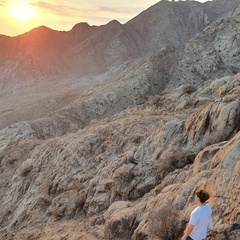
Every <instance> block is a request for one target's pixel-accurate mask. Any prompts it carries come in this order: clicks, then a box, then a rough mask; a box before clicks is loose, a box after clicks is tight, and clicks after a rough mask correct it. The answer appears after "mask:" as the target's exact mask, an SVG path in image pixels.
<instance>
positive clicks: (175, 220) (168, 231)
mask: <svg viewBox="0 0 240 240" xmlns="http://www.w3.org/2000/svg"><path fill="white" fill-rule="evenodd" d="M179 219H180V218H179V211H178V210H177V209H176V208H175V207H174V206H166V207H161V208H160V209H158V210H153V211H152V212H151V213H150V215H149V223H148V231H149V234H150V235H151V236H153V237H155V238H157V239H159V240H173V239H174V240H175V239H179V238H180V237H181V236H182V233H183V231H184V227H185V223H183V222H179Z"/></svg>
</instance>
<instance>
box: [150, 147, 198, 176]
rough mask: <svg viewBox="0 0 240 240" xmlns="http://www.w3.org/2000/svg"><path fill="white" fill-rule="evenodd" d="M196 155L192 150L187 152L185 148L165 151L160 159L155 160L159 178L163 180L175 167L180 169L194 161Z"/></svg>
mask: <svg viewBox="0 0 240 240" xmlns="http://www.w3.org/2000/svg"><path fill="white" fill-rule="evenodd" d="M194 158H195V155H194V154H193V153H191V152H186V151H184V150H183V149H181V148H179V149H175V150H174V151H173V150H166V151H164V152H163V153H162V154H161V156H160V157H159V159H156V161H155V167H156V171H157V178H158V179H159V180H162V179H163V178H164V177H165V176H166V175H167V174H168V173H170V172H172V171H174V170H175V169H180V168H183V167H184V166H186V165H187V164H189V163H193V161H194Z"/></svg>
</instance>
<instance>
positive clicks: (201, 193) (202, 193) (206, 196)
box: [195, 189, 210, 203]
mask: <svg viewBox="0 0 240 240" xmlns="http://www.w3.org/2000/svg"><path fill="white" fill-rule="evenodd" d="M195 194H196V195H197V196H198V197H199V199H200V201H201V203H205V202H206V201H207V200H208V199H209V197H210V196H209V193H208V192H207V191H205V190H202V189H198V190H196V191H195Z"/></svg>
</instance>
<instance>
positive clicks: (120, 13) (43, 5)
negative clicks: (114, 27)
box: [0, 0, 206, 36]
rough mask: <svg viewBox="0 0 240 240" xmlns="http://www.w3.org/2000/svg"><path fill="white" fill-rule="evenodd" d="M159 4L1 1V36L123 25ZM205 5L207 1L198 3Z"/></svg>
mask: <svg viewBox="0 0 240 240" xmlns="http://www.w3.org/2000/svg"><path fill="white" fill-rule="evenodd" d="M159 1H160V0H0V34H3V35H8V36H16V35H19V34H22V33H25V32H27V31H29V30H31V29H33V28H35V27H39V26H42V25H44V26H47V27H49V28H51V29H54V30H63V31H69V30H70V29H71V28H72V27H73V26H74V25H75V24H76V23H79V22H87V23H88V24H89V25H96V26H100V25H104V24H107V23H108V22H110V21H111V20H113V19H115V20H118V21H119V22H120V23H122V24H124V23H126V22H127V21H128V20H130V19H132V18H133V17H135V16H137V15H138V14H139V13H141V12H142V11H144V10H146V9H147V8H149V7H150V6H152V5H154V4H155V3H157V2H159ZM199 2H206V0H199Z"/></svg>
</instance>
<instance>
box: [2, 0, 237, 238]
mask: <svg viewBox="0 0 240 240" xmlns="http://www.w3.org/2000/svg"><path fill="white" fill-rule="evenodd" d="M215 2H218V3H219V2H223V1H215ZM233 2H234V1H233ZM186 3H187V4H190V2H186ZM161 4H169V3H168V2H164V1H163V3H161ZM171 4H177V3H171ZM179 4H183V3H179ZM194 4H198V3H196V2H194ZM211 4H214V2H213V3H211ZM155 6H158V5H155ZM112 24H116V23H114V22H113V23H112ZM128 24H130V23H128ZM86 27H87V26H86ZM239 42H240V16H239V15H235V16H234V17H230V18H227V19H224V20H223V19H222V20H218V21H216V22H214V23H212V24H211V25H210V26H208V27H207V28H205V29H204V31H203V32H202V33H200V34H199V35H198V36H196V37H195V38H193V39H192V40H190V41H189V42H188V43H186V44H184V45H181V46H175V47H172V46H171V47H166V48H162V49H160V50H159V51H157V52H156V53H155V54H154V55H152V56H150V57H148V58H146V59H141V60H138V61H136V62H132V63H125V64H123V65H121V66H118V67H116V68H114V71H113V70H112V71H111V72H106V73H105V74H103V75H101V76H100V75H99V76H98V78H95V79H93V83H94V86H95V88H94V89H93V90H90V88H88V87H86V89H85V90H86V91H85V92H83V91H82V92H81V91H79V92H77V90H78V88H77V87H76V86H79V85H77V84H78V82H77V81H75V82H74V81H73V82H71V84H72V85H71V87H73V86H75V90H74V91H73V92H72V100H73V99H74V100H75V101H74V102H72V101H70V99H68V101H69V102H71V104H67V105H66V106H65V107H64V108H62V109H61V110H59V111H56V112H54V113H51V114H49V115H47V116H46V117H44V118H39V119H37V120H33V121H25V122H19V123H17V124H15V125H11V126H9V127H7V128H4V129H2V130H1V131H0V172H1V179H0V181H1V182H0V199H1V202H0V229H1V230H0V238H1V239H9V240H10V239H11V240H12V239H14V240H22V239H42V240H43V239H44V240H50V239H59V240H60V239H68V240H77V239H84V240H91V239H99V240H100V239H104V240H126V239H132V240H140V239H149V240H153V239H156V235H158V237H161V239H164V240H166V239H169V238H170V239H176V240H177V239H179V238H180V237H181V233H182V228H183V226H184V224H185V223H186V222H187V221H188V219H189V215H190V212H191V210H192V209H193V208H194V204H193V198H194V190H196V189H197V188H205V189H206V190H208V191H209V192H210V194H211V198H210V201H209V203H210V204H211V205H212V208H213V221H214V230H213V231H211V232H209V234H208V239H226V240H228V239H232V240H239V238H240V217H239V216H240V208H239V197H238V196H239V194H240V165H239V163H240V161H239V155H240V154H239V151H240V148H239V144H240V133H239V129H240V128H239V122H240V100H239V94H240V75H239V73H240V60H239V59H240V58H239V56H240V46H239ZM103 79H105V80H104V81H103ZM94 81H96V82H94ZM96 83H97V84H96ZM79 84H80V83H79ZM63 85H64V84H63ZM80 87H82V85H81V86H80ZM63 91H64V90H63ZM78 94H79V95H81V96H78ZM69 98H70V97H69ZM26 111H29V109H28V110H26ZM29 112H30V111H29ZM156 223H158V224H156ZM166 223H168V224H167V226H166ZM172 228H174V231H171V230H172ZM166 229H167V230H169V231H167V232H166V231H165V230H166ZM170 233H171V234H172V235H170ZM164 234H165V235H164Z"/></svg>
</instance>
